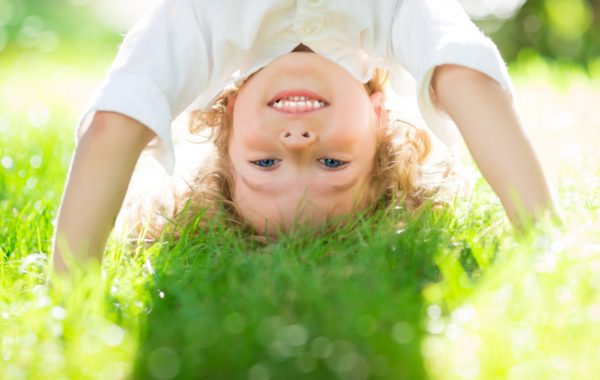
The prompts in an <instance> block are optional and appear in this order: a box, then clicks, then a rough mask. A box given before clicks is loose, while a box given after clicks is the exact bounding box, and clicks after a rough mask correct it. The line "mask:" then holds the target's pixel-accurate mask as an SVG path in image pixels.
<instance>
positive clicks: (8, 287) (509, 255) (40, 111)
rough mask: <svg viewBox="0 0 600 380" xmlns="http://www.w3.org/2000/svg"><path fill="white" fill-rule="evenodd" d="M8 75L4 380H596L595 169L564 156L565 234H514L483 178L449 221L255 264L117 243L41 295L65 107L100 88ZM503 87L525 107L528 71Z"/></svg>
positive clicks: (220, 243) (65, 154)
mask: <svg viewBox="0 0 600 380" xmlns="http://www.w3.org/2000/svg"><path fill="white" fill-rule="evenodd" d="M10 62H12V63H2V64H1V67H0V69H1V70H0V72H3V73H4V74H3V75H4V76H3V78H2V81H3V86H2V89H1V90H0V100H1V101H0V104H1V106H0V107H2V108H0V160H2V166H0V216H1V218H0V254H1V255H2V257H1V258H0V284H1V286H0V378H2V379H118V378H140V379H148V378H150V379H171V378H207V379H252V380H258V379H297V378H309V379H335V378H340V379H367V378H369V379H371V378H372V379H426V378H430V379H486V380H487V379H592V378H594V374H597V373H600V364H598V363H600V343H599V342H600V329H598V327H597V326H598V324H599V322H600V275H599V273H600V238H599V237H598V236H597V231H598V230H599V227H600V223H599V218H598V208H599V207H600V201H599V199H600V198H599V195H600V181H599V180H598V175H599V174H600V169H599V166H598V164H597V162H598V161H597V160H595V159H596V158H598V157H586V158H585V159H583V158H581V159H576V157H575V156H573V157H572V159H571V158H569V157H568V156H565V157H567V158H566V159H564V160H562V162H561V166H560V167H558V168H556V170H555V172H556V173H557V174H556V178H555V179H553V183H555V184H557V186H558V198H559V200H560V203H561V204H562V206H563V211H564V214H565V215H564V216H565V221H566V225H565V227H564V228H556V227H554V226H551V225H540V226H537V227H536V228H533V229H532V230H531V231H529V233H527V234H523V235H522V236H514V235H513V234H512V232H511V230H510V227H509V226H508V224H507V222H506V220H505V219H504V215H503V211H502V209H501V208H500V206H499V204H498V202H497V200H496V199H495V198H494V196H493V195H492V193H491V192H490V190H489V188H488V187H487V185H485V184H484V183H483V182H482V180H481V179H479V180H478V181H477V184H476V187H475V190H474V192H473V194H472V195H471V196H470V197H468V198H467V199H462V200H458V201H457V204H456V206H455V207H454V208H452V209H449V210H443V211H428V210H425V211H424V212H423V213H421V214H419V215H416V216H408V215H407V214H406V213H405V212H404V211H403V210H389V211H388V212H385V213H379V214H377V215H374V216H372V217H368V218H360V219H358V220H356V221H355V222H354V223H353V224H352V225H351V226H347V227H345V228H341V229H339V230H338V231H335V232H334V233H333V234H331V235H327V236H318V237H315V236H314V235H311V234H309V233H306V232H303V231H298V232H297V233H295V234H294V235H293V236H289V237H286V238H283V239H282V240H280V241H278V242H276V243H272V244H269V245H266V246H265V245H261V244H258V243H256V242H254V241H252V240H250V239H248V238H247V237H244V236H243V235H242V234H241V233H240V232H238V231H235V230H234V231H232V230H228V229H226V228H224V227H223V224H221V223H219V221H218V220H215V221H213V223H212V226H211V227H210V228H209V229H208V230H207V231H203V232H202V233H194V231H193V230H192V231H189V233H188V234H186V235H185V236H184V238H183V239H181V240H180V241H179V242H177V243H173V242H169V241H164V242H161V243H159V244H156V245H154V246H153V247H151V248H147V249H146V248H144V249H142V248H139V249H135V250H132V249H130V248H128V247H126V246H124V245H122V244H120V243H119V242H118V241H116V240H113V241H112V242H111V243H110V245H109V249H108V253H107V257H106V260H105V261H104V264H103V265H102V267H101V268H100V267H99V266H98V265H90V266H88V267H83V268H80V270H78V271H75V273H73V275H72V276H70V277H64V278H57V279H56V281H55V282H53V284H52V286H51V287H47V286H45V283H46V277H47V274H48V273H47V266H48V253H49V250H50V239H51V235H52V222H53V220H54V218H55V216H56V211H57V206H58V202H59V197H60V193H61V191H62V186H63V182H64V178H65V175H66V168H67V165H68V160H69V157H70V154H71V151H72V149H73V137H72V131H71V126H72V125H73V124H74V122H75V119H76V111H77V110H78V109H80V108H81V106H82V104H79V103H78V102H80V101H81V99H80V98H82V97H87V96H88V93H86V92H85V91H87V90H88V89H87V88H84V89H83V90H81V93H79V92H77V91H78V89H80V87H79V86H80V84H81V83H88V82H94V81H95V80H96V79H97V77H98V75H99V72H100V71H101V70H98V71H97V70H95V69H93V70H91V71H90V72H86V71H85V70H79V69H73V68H72V67H71V68H65V67H63V63H62V61H60V60H56V61H43V62H41V63H40V62H38V63H37V64H34V63H29V64H27V65H25V64H23V62H24V61H20V62H21V63H20V64H14V62H19V61H18V59H15V60H11V61H10ZM59 67H63V68H62V69H60V70H59V69H58V68H59ZM540 70H542V69H540ZM548 70H550V69H548ZM515 72H516V73H517V78H518V79H519V80H520V82H519V83H522V86H520V88H522V89H523V93H524V95H531V93H530V92H532V91H533V92H534V94H533V95H534V96H535V95H536V94H538V93H537V92H535V91H540V90H538V89H537V87H535V86H537V85H538V84H535V86H533V85H531V83H532V80H531V75H532V74H531V71H530V70H529V69H527V68H519V69H518V70H515ZM542 72H544V71H543V70H542ZM49 73H55V74H54V75H50V74H49ZM65 73H66V74H65ZM519 73H526V75H528V77H529V79H528V80H527V81H526V80H524V79H523V78H522V77H521V76H520V75H521V74H519ZM548 73H552V71H551V70H550V71H548ZM523 75H524V74H523ZM544 75H547V74H544ZM565 75H567V74H565ZM90 78H91V79H90ZM577 78H580V77H579V76H577ZM578 82H580V80H578ZM561 83H562V82H561ZM544 86H545V87H542V88H543V91H541V92H540V93H539V94H542V93H543V94H547V93H549V92H551V91H553V90H552V89H553V88H552V87H548V85H547V84H544ZM561 86H562V84H561ZM84 87H85V86H84ZM65 88H67V89H69V90H68V91H66V90H64V89H65ZM73 91H76V93H75V94H73V93H72V92H73ZM561 91H563V90H561ZM589 91H590V92H591V93H594V94H596V95H598V91H597V89H595V84H594V85H592V84H590V85H589ZM82 93H85V96H83V95H82ZM540 96H541V95H540ZM565 96H570V95H568V94H567V95H565ZM542 98H543V97H542ZM84 100H85V99H84ZM541 106H543V105H541ZM524 111H525V112H527V110H524ZM533 112H534V113H535V112H538V111H536V110H533ZM549 112H551V111H549ZM556 112H558V111H556ZM573 112H575V113H577V110H574V111H573ZM586 117H587V116H586ZM584 120H586V119H584ZM590 123H591V122H590ZM544 127H545V126H543V125H537V126H536V125H534V126H533V127H532V133H533V136H534V139H535V141H537V142H539V143H540V144H541V145H542V146H547V147H548V151H549V152H550V153H546V151H545V150H543V151H542V155H541V156H542V160H543V161H545V160H546V158H549V157H550V156H551V154H558V152H559V151H558V150H557V149H555V148H553V146H552V145H551V144H550V145H548V144H549V143H548V144H546V145H544V144H545V142H544V141H545V140H544V138H546V139H548V137H544V136H546V133H545V132H546V130H545V129H544ZM587 127H588V129H593V128H595V127H596V126H595V125H587ZM590 133H592V132H590ZM568 136H569V137H566V138H570V137H572V136H573V134H568ZM586 136H588V139H587V140H586V139H582V140H581V141H582V142H581V144H584V143H587V144H589V145H590V146H591V147H589V149H590V151H594V150H596V149H597V146H598V145H597V143H598V140H595V138H589V136H591V135H586ZM577 141H579V140H577ZM594 144H596V145H594ZM550 148H552V149H550ZM582 149H584V151H585V149H586V147H585V146H584V147H583V148H582ZM400 220H404V221H405V223H404V224H403V225H402V226H401V227H400V226H399V224H398V221H400ZM196 232H197V231H196Z"/></svg>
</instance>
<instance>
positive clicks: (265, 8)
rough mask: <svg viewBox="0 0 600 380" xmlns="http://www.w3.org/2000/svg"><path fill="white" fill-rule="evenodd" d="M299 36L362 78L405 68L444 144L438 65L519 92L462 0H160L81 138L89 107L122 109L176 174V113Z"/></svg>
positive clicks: (137, 29)
mask: <svg viewBox="0 0 600 380" xmlns="http://www.w3.org/2000/svg"><path fill="white" fill-rule="evenodd" d="M300 43H303V44H305V45H307V46H309V47H310V48H311V49H312V50H314V51H315V53H317V54H321V55H323V56H324V57H326V58H328V59H330V60H332V61H333V62H336V63H337V64H339V65H341V66H342V67H344V68H345V69H346V70H348V71H349V72H350V73H351V74H352V75H353V76H354V77H355V78H356V79H357V80H358V81H360V82H362V83H366V82H367V81H369V79H370V78H371V76H372V73H373V70H374V69H375V68H377V67H382V68H386V69H388V70H389V71H390V73H391V87H392V89H394V90H396V91H401V88H400V87H401V81H400V77H401V75H402V73H403V72H405V71H404V70H406V71H408V73H410V74H411V75H412V77H414V79H415V80H416V83H417V94H416V95H417V98H418V104H419V108H420V110H421V113H422V115H423V116H424V119H425V121H426V122H427V124H428V125H429V126H430V128H431V129H432V130H433V131H434V132H435V133H436V134H437V135H438V137H440V138H441V139H442V140H443V141H446V142H448V141H449V139H450V136H451V135H452V132H451V130H450V129H449V128H451V127H450V126H449V124H448V123H447V122H445V120H447V117H445V116H444V115H441V114H440V113H439V112H437V110H435V108H434V106H433V104H432V103H431V100H430V99H429V90H428V89H429V82H430V80H431V76H432V74H433V69H434V68H435V67H436V66H438V65H441V64H457V65H462V66H466V67H469V68H472V69H475V70H478V71H481V72H483V73H485V74H487V75H488V76H490V77H491V78H493V79H495V80H496V81H498V82H499V83H500V84H501V85H502V86H503V87H504V88H505V89H506V90H508V91H509V92H511V93H512V84H511V81H510V78H509V76H508V73H507V70H506V66H505V64H504V62H503V60H502V58H501V57H500V54H499V53H498V49H497V48H496V46H495V45H494V43H493V42H492V41H491V40H490V39H489V38H487V37H485V36H484V35H483V34H482V33H481V31H480V30H479V29H478V28H477V27H476V26H475V25H474V24H473V23H472V22H471V21H470V20H469V18H468V16H467V15H466V13H465V12H464V11H463V9H462V8H461V6H460V5H459V4H458V2H457V1H456V0H370V1H365V0H252V1H245V0H162V1H160V2H159V4H157V5H156V6H155V7H154V8H153V9H152V10H151V11H149V12H148V14H147V15H146V16H145V17H144V18H143V19H142V20H140V21H139V22H138V23H137V24H136V25H135V26H134V27H133V28H132V30H131V31H130V32H129V33H128V34H127V36H126V38H125V40H124V42H123V45H122V46H121V48H120V50H119V53H118V55H117V57H116V59H115V61H114V63H113V64H112V66H111V68H110V71H109V73H108V75H107V76H106V78H105V80H104V82H103V83H102V85H101V86H100V88H99V89H98V91H97V92H96V95H95V97H94V99H93V100H92V101H91V103H90V104H89V106H88V107H87V108H86V110H85V111H84V113H83V115H82V118H81V121H80V123H79V125H78V128H77V131H76V136H77V138H79V137H80V136H82V134H83V133H84V132H85V129H86V128H87V126H88V124H89V123H86V122H84V120H89V118H87V116H88V115H90V113H91V112H93V111H113V112H119V113H122V114H124V115H127V116H129V117H131V118H133V119H136V120H137V121H139V122H140V123H142V124H144V125H145V126H147V127H148V128H150V129H151V130H152V131H154V132H155V133H156V136H157V137H156V138H155V139H154V141H153V142H151V143H150V144H149V146H148V148H147V149H149V150H150V152H151V153H152V154H153V155H154V156H155V157H156V158H157V159H158V160H159V162H160V163H161V164H162V165H163V166H164V167H165V169H166V170H167V171H168V172H169V173H171V172H172V170H173V167H174V154H173V143H172V137H171V122H172V120H173V119H174V118H175V117H176V116H177V115H179V114H180V113H182V112H183V111H185V110H194V109H200V108H206V107H208V106H209V105H210V104H211V103H212V102H213V101H214V99H215V97H217V96H218V95H219V93H220V92H221V91H222V90H223V89H224V88H225V87H227V86H229V85H231V84H233V83H235V82H237V81H240V80H242V79H244V78H246V77H247V76H249V75H250V74H252V73H253V72H255V71H256V70H258V69H260V68H262V67H264V66H265V65H267V64H268V63H269V62H270V61H272V60H273V59H275V58H277V57H278V56H281V55H283V54H286V53H288V52H290V51H292V50H293V49H294V48H295V47H296V46H297V45H299V44H300Z"/></svg>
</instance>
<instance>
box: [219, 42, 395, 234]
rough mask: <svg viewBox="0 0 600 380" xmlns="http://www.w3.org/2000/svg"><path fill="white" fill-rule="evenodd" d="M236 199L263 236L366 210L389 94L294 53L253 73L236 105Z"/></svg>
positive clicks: (231, 147)
mask: <svg viewBox="0 0 600 380" xmlns="http://www.w3.org/2000/svg"><path fill="white" fill-rule="evenodd" d="M232 103H233V106H232V112H233V127H232V128H233V129H232V134H231V137H230V140H229V157H230V159H231V164H232V165H231V166H232V169H233V178H234V183H235V185H234V186H235V187H234V194H233V198H234V201H235V203H236V204H237V206H238V209H239V210H240V212H241V214H242V215H243V216H244V218H245V219H246V220H247V221H249V222H250V224H251V225H252V226H253V227H254V229H255V230H256V231H257V232H259V233H266V234H269V235H274V234H277V233H279V232H285V231H288V230H289V229H290V227H291V226H292V225H293V224H294V223H295V222H302V223H304V224H308V225H313V226H314V225H319V224H321V223H323V222H325V221H326V220H328V219H330V218H335V217H339V216H343V215H347V214H350V213H352V211H353V210H354V209H355V208H356V207H360V206H361V194H362V193H363V191H364V190H365V188H366V186H368V184H369V182H368V179H369V177H370V174H371V170H372V167H373V159H374V155H375V150H376V144H377V131H378V128H377V126H378V121H379V114H380V112H381V111H382V109H383V96H382V94H381V93H375V94H373V95H371V96H369V95H368V94H367V92H366V90H365V87H364V86H363V84H362V83H359V82H358V81H356V80H355V79H354V77H352V76H351V75H350V73H348V72H347V71H346V70H344V69H343V68H342V67H340V66H338V65H337V64H335V63H333V62H331V61H329V60H327V59H326V58H323V57H321V56H319V55H317V54H307V53H290V54H287V55H285V56H282V57H280V58H278V59H276V60H275V61H273V62H272V63H271V64H270V65H268V66H267V67H265V68H264V69H262V70H261V71H260V72H258V73H256V74H255V75H253V76H252V77H251V78H250V79H249V80H248V81H247V82H246V83H245V84H244V86H243V87H242V88H241V89H240V91H239V93H238V95H237V96H236V97H235V99H232Z"/></svg>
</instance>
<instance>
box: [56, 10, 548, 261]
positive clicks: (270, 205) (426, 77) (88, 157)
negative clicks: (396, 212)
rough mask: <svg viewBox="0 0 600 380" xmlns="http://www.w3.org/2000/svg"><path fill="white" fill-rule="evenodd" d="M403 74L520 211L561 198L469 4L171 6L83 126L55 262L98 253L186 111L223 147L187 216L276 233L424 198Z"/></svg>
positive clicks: (439, 126)
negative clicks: (399, 97)
mask: <svg viewBox="0 0 600 380" xmlns="http://www.w3.org/2000/svg"><path fill="white" fill-rule="evenodd" d="M404 71H407V72H408V73H410V74H411V75H412V77H414V79H415V80H416V83H417V93H416V94H415V95H416V96H417V99H418V104H419V108H420V110H421V113H422V114H423V116H424V119H425V121H426V122H427V124H428V125H429V127H430V128H431V129H432V130H433V132H435V133H436V134H437V135H438V136H439V137H440V138H441V139H442V140H447V139H448V135H449V131H450V129H449V128H450V127H449V124H448V121H449V120H450V119H451V120H452V121H453V122H454V123H455V124H456V126H458V130H459V131H460V133H461V134H462V137H463V138H464V140H465V142H466V144H467V146H468V148H469V150H470V152H471V154H472V156H473V158H474V160H475V162H476V163H477V165H478V167H479V169H480V170H481V172H482V174H483V175H484V177H485V178H486V180H487V181H488V182H489V183H490V185H491V186H492V188H493V190H494V191H495V192H496V194H497V195H498V197H499V198H500V201H501V202H502V204H503V206H504V208H505V210H506V212H507V214H508V217H509V218H510V219H511V221H513V222H514V223H517V224H518V223H519V220H520V218H522V217H524V216H525V217H535V216H536V215H539V214H540V213H542V212H544V211H546V210H552V209H553V203H552V198H551V195H550V192H549V190H548V186H547V183H546V180H545V178H544V174H543V171H542V169H541V167H540V164H539V161H538V159H537V157H536V155H535V153H534V151H533V149H532V147H531V144H530V142H529V140H528V138H527V137H526V135H525V134H524V131H523V127H522V125H521V122H520V119H519V117H518V115H517V111H516V110H515V107H514V103H513V98H512V97H513V95H512V85H511V82H510V78H509V76H508V73H507V71H506V67H505V64H504V62H503V61H502V58H501V57H500V55H499V53H498V50H497V48H496V46H495V45H494V44H493V42H491V40H490V39H488V38H487V37H485V36H484V35H483V34H482V33H481V31H480V30H479V29H477V27H476V26H475V25H474V24H473V23H472V22H471V21H470V20H469V18H468V16H467V15H466V14H465V13H464V11H463V10H462V8H461V7H460V5H459V4H458V3H457V2H456V1H455V0H386V1H384V0H379V1H368V2H366V1H359V0H354V1H347V0H346V1H341V0H298V1H295V0H260V1H252V2H249V1H238V0H220V1H216V0H164V1H160V2H159V4H158V5H157V6H155V7H154V8H153V9H152V10H151V11H150V12H149V13H148V15H147V16H146V17H145V18H143V19H142V20H141V21H140V22H138V23H137V25H136V26H135V27H134V28H133V29H132V30H131V31H130V32H129V34H128V35H127V37H126V39H125V41H124V43H123V45H122V47H121V48H120V51H119V54H118V56H117V58H116V60H115V62H114V63H113V65H112V67H111V69H110V71H109V73H108V75H107V76H106V79H105V81H104V83H103V85H102V86H101V87H100V89H99V90H98V92H97V94H96V96H95V98H94V99H93V101H92V102H91V103H90V105H89V107H88V108H87V109H86V110H85V112H84V117H82V121H81V122H80V124H79V126H78V129H77V136H78V145H77V149H76V152H75V155H74V158H73V161H72V164H71V169H70V172H69V177H68V181H67V185H66V189H65V193H64V198H63V201H62V205H61V208H60V212H59V217H58V223H57V227H56V233H55V241H54V262H55V266H56V269H57V270H59V271H60V270H64V269H65V268H66V267H65V262H64V260H63V256H62V255H61V252H67V251H70V252H72V253H73V254H74V255H75V256H76V257H78V258H81V259H84V258H99V257H101V255H102V252H103V250H104V246H105V243H106V240H107V238H108V235H109V234H110V231H111V229H112V228H113V224H114V221H115V219H116V217H117V214H118V213H119V210H120V208H121V206H122V203H123V199H124V196H125V193H126V191H127V187H128V184H129V181H130V179H131V176H132V172H133V170H134V167H135V165H136V162H137V160H138V158H139V156H140V153H141V152H142V151H143V150H144V149H148V150H150V152H151V153H152V154H153V155H154V157H156V158H157V159H158V160H159V162H161V163H162V164H163V166H164V167H165V169H166V170H167V171H168V172H172V170H173V166H174V153H173V144H172V141H171V130H170V125H171V121H172V120H173V119H174V118H175V117H176V116H177V115H179V114H180V113H182V112H184V111H192V115H193V117H192V119H191V123H190V127H191V129H192V130H193V131H202V130H204V129H211V130H212V132H213V133H212V137H211V139H212V142H213V143H214V145H215V147H216V151H215V152H216V153H215V155H216V156H215V157H214V159H211V160H209V161H207V163H206V166H205V167H204V168H202V169H201V170H199V172H198V178H197V179H196V181H195V182H194V185H193V186H192V187H191V188H190V190H189V191H188V192H186V194H185V196H184V201H185V204H186V207H185V208H186V209H187V210H188V211H189V210H192V211H199V210H201V209H207V208H212V209H214V208H217V207H222V208H224V209H225V210H228V212H230V213H231V214H232V217H233V218H236V219H238V220H239V221H240V222H241V223H244V224H246V225H247V226H248V227H249V229H250V230H252V231H253V233H255V234H258V235H269V236H276V235H277V234H280V233H285V232H287V231H289V229H290V228H291V227H292V226H293V225H295V224H298V223H299V224H303V225H309V226H318V225H321V224H323V223H325V222H326V221H329V220H343V219H344V218H350V217H352V215H353V214H354V213H356V212H357V211H361V210H366V209H368V208H369V207H372V206H373V205H374V204H377V203H381V200H382V199H384V200H388V201H389V202H392V201H393V202H399V201H400V202H404V203H405V204H406V205H407V207H409V208H417V207H418V206H419V205H420V204H421V203H422V202H423V201H424V200H425V199H426V198H428V197H431V196H432V194H433V193H435V191H437V190H438V189H439V188H440V185H439V182H438V183H437V185H432V184H431V182H430V181H427V180H426V178H425V177H426V173H425V172H426V170H425V169H424V162H425V161H426V159H427V156H428V155H429V151H430V141H429V137H428V134H427V133H425V132H424V131H422V130H420V129H419V128H416V127H413V126H412V125H410V124H407V123H401V122H398V121H396V120H394V119H393V118H391V117H390V116H389V113H388V111H387V110H386V107H385V92H384V84H385V79H386V78H388V77H389V82H390V86H391V89H392V90H396V91H401V90H402V89H401V88H400V87H401V82H402V81H401V80H400V76H401V73H402V72H404ZM176 209H177V210H176V211H175V212H179V211H181V210H182V208H181V207H176ZM522 213H524V215H523V214H522Z"/></svg>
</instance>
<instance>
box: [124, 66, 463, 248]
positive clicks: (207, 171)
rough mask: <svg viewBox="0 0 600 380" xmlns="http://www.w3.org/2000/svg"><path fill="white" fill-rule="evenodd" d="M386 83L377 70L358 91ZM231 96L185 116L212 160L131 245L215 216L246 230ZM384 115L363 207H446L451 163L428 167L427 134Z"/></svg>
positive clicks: (140, 222)
mask: <svg viewBox="0 0 600 380" xmlns="http://www.w3.org/2000/svg"><path fill="white" fill-rule="evenodd" d="M387 79H388V72H387V71H385V70H383V69H377V70H376V71H375V73H374V76H373V78H372V79H371V80H370V81H369V82H368V83H366V84H365V85H364V87H365V90H366V92H367V93H368V94H369V95H371V94H373V93H375V92H384V90H385V86H386V82H387ZM236 91H237V90H236V89H232V90H229V91H225V92H223V93H222V94H221V96H220V97H219V98H218V100H217V101H216V102H215V103H214V105H213V106H212V107H211V108H210V109H209V110H199V111H195V112H192V114H191V115H190V121H189V125H188V129H189V132H190V133H192V134H193V135H201V134H206V133H207V132H208V137H207V140H208V141H209V142H211V143H212V144H213V145H214V147H215V152H216V154H215V155H213V157H211V158H209V160H208V161H205V162H203V165H202V166H201V167H200V168H199V169H198V170H197V172H196V175H195V176H194V178H193V180H192V181H191V183H189V186H187V189H185V190H184V191H183V192H181V191H176V190H173V191H172V197H173V198H172V200H171V202H168V203H167V202H164V201H161V200H157V201H155V202H154V204H153V207H152V208H153V210H152V211H150V214H151V216H150V217H148V215H147V214H148V212H144V213H145V214H146V215H141V214H142V212H140V213H139V214H138V217H137V220H136V221H135V223H134V226H132V227H133V228H132V230H131V231H133V235H135V236H136V237H137V240H139V239H142V240H144V241H155V240H157V239H159V238H160V237H161V236H162V235H163V234H164V233H165V232H166V233H167V234H168V235H169V236H170V237H172V238H175V239H177V238H178V237H179V236H180V235H181V233H182V232H183V231H184V230H185V227H186V226H189V224H190V222H192V221H197V222H198V223H200V224H201V226H200V227H202V226H203V225H205V224H206V223H208V221H210V220H212V219H214V217H215V216H217V215H220V216H224V217H225V218H221V219H219V220H222V221H224V222H228V223H231V224H232V225H237V226H242V227H243V228H246V229H247V230H248V231H251V230H252V229H251V228H250V227H249V226H248V223H246V221H245V220H244V219H243V217H242V216H241V213H240V212H239V211H238V209H237V207H236V205H235V203H234V202H233V189H234V183H233V175H232V169H231V163H230V160H229V152H228V145H229V144H228V142H229V137H230V133H231V130H232V120H231V119H232V118H231V115H230V112H229V111H228V102H229V100H230V99H231V95H233V94H235V92H236ZM385 114H386V115H384V117H383V118H382V120H383V122H384V123H386V124H387V126H386V127H385V128H382V131H383V132H382V133H379V136H378V141H377V147H376V153H375V158H374V163H373V170H372V173H371V174H370V178H369V180H368V182H367V183H368V185H367V190H366V193H365V194H363V195H362V196H363V201H366V203H365V204H368V205H369V206H368V207H369V208H370V210H376V209H378V208H381V207H388V206H398V205H400V206H403V207H404V208H406V209H407V210H417V209H418V208H419V207H421V205H423V203H424V202H425V201H431V202H433V203H434V204H435V205H443V204H445V203H447V202H448V199H449V198H448V195H451V194H452V193H453V192H454V191H455V189H454V188H453V187H452V186H447V185H448V184H449V183H450V182H451V180H450V178H451V177H453V174H454V170H453V167H454V165H453V162H452V159H451V158H450V157H449V156H444V157H443V158H442V159H441V160H437V162H433V163H432V162H428V161H429V160H428V159H429V158H430V154H431V151H432V141H431V139H430V137H429V134H428V132H426V131H425V130H424V129H423V128H419V127H417V126H415V125H413V124H411V123H408V122H404V121H401V120H398V119H394V118H392V117H390V111H389V110H388V111H386V112H385ZM167 204H169V206H167ZM199 216H201V217H200V218H199Z"/></svg>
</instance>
